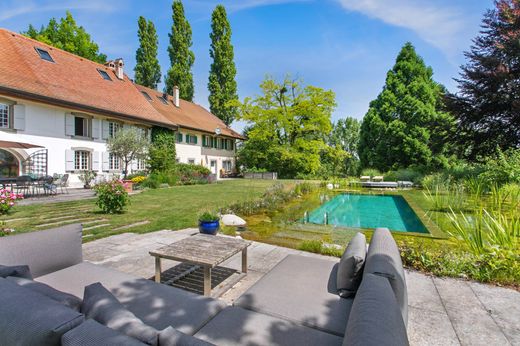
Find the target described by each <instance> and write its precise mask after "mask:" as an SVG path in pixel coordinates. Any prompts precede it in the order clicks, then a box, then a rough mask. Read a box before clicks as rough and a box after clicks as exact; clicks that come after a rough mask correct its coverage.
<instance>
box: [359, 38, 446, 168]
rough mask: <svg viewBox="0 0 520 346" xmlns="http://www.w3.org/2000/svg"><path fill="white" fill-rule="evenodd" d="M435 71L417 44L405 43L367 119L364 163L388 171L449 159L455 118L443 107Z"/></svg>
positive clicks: (362, 145) (362, 151) (362, 149)
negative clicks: (449, 143)
mask: <svg viewBox="0 0 520 346" xmlns="http://www.w3.org/2000/svg"><path fill="white" fill-rule="evenodd" d="M432 75H433V71H432V69H431V67H427V66H426V65H425V64H424V61H423V59H422V58H421V57H420V56H418V55H417V53H416V52H415V48H414V47H413V46H412V44H411V43H407V44H405V46H404V47H403V48H402V49H401V52H400V53H399V55H398V57H397V60H396V63H395V65H394V67H393V68H392V69H391V70H390V71H389V72H388V74H387V76H386V85H385V86H384V88H383V91H382V92H381V93H380V94H379V96H378V97H377V98H376V99H375V100H374V101H372V102H371V103H370V108H369V110H368V112H367V114H366V115H365V118H364V119H363V124H362V126H361V133H360V143H359V156H360V160H361V164H362V165H363V167H372V168H377V169H379V170H382V171H386V170H388V169H397V168H406V167H408V166H411V165H417V166H427V167H436V166H440V165H443V164H444V163H445V156H444V154H445V152H446V150H447V147H446V145H445V142H446V139H447V138H446V137H447V135H448V134H449V131H450V130H451V128H452V126H453V120H452V117H451V116H450V115H449V114H448V113H446V112H444V111H443V110H442V109H443V96H444V88H443V87H442V86H441V85H440V84H438V83H436V82H435V81H434V80H433V79H432Z"/></svg>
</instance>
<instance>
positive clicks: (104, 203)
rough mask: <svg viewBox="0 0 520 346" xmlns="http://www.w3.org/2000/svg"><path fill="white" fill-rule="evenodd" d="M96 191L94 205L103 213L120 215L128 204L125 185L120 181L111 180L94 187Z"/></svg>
mask: <svg viewBox="0 0 520 346" xmlns="http://www.w3.org/2000/svg"><path fill="white" fill-rule="evenodd" d="M94 190H95V191H96V195H97V201H96V205H97V206H98V207H99V209H101V210H102V211H103V212H104V213H107V214H115V213H122V212H123V210H124V208H125V206H126V205H127V204H128V202H129V198H128V192H127V191H126V184H125V183H124V182H123V181H122V180H112V181H108V182H103V183H99V184H97V185H96V186H94Z"/></svg>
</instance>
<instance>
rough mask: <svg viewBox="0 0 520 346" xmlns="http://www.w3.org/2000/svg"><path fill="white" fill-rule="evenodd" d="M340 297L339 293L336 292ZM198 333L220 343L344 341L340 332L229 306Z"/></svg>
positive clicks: (228, 345) (324, 343) (325, 344)
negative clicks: (315, 327) (329, 331)
mask: <svg viewBox="0 0 520 346" xmlns="http://www.w3.org/2000/svg"><path fill="white" fill-rule="evenodd" d="M336 297H337V295H336ZM195 337H197V338H199V339H202V340H205V341H208V342H211V343H213V344H216V345H226V346H232V345H284V346H291V345H298V346H305V345H309V346H310V345H312V346H314V345H320V346H329V345H341V343H342V341H343V339H342V338H341V337H339V336H336V335H332V334H329V333H325V332H322V331H320V330H316V329H314V328H309V327H305V326H302V325H300V324H297V323H293V322H290V321H287V320H284V319H281V318H277V317H274V316H270V315H266V314H262V313H259V312H255V311H251V310H246V309H242V308H239V307H229V308H227V309H225V310H224V311H222V312H221V313H219V314H218V315H217V316H216V317H215V318H213V319H212V320H211V321H209V323H208V324H206V325H205V326H204V327H203V328H202V329H201V330H200V331H198V332H197V334H195Z"/></svg>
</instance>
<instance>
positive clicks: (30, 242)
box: [0, 224, 83, 277]
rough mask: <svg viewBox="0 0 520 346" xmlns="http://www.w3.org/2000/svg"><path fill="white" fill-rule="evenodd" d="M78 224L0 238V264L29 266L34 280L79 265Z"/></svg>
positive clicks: (80, 257) (80, 254) (79, 226)
mask: <svg viewBox="0 0 520 346" xmlns="http://www.w3.org/2000/svg"><path fill="white" fill-rule="evenodd" d="M81 230H82V228H81V225H80V224H74V225H67V226H62V227H58V228H54V229H49V230H45V231H37V232H30V233H20V234H16V235H11V236H8V237H0V263H2V264H5V265H18V264H20V263H22V264H27V265H29V268H30V269H31V273H32V275H33V276H34V277H38V276H41V275H45V274H48V273H52V272H54V271H56V270H60V269H63V268H67V267H69V266H72V265H74V264H78V263H80V262H81V261H82V260H83V259H82V258H83V257H82V252H81V251H82V250H81V234H82V231H81Z"/></svg>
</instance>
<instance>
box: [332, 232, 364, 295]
mask: <svg viewBox="0 0 520 346" xmlns="http://www.w3.org/2000/svg"><path fill="white" fill-rule="evenodd" d="M366 255H367V241H366V238H365V235H364V234H363V233H359V232H358V233H357V234H356V235H355V236H354V238H352V240H351V241H350V242H349V243H348V245H347V248H346V249H345V252H344V253H343V256H341V260H340V261H339V265H338V279H337V289H338V294H339V296H340V297H342V298H350V297H353V296H354V295H355V294H356V291H357V289H358V287H359V284H360V283H361V278H362V277H363V266H364V264H365V257H366Z"/></svg>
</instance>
